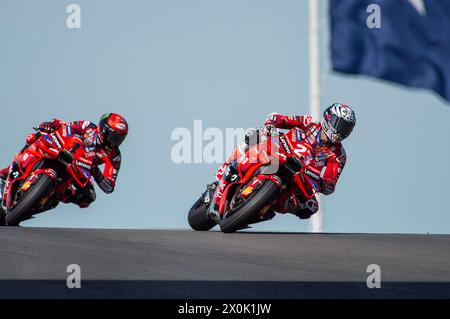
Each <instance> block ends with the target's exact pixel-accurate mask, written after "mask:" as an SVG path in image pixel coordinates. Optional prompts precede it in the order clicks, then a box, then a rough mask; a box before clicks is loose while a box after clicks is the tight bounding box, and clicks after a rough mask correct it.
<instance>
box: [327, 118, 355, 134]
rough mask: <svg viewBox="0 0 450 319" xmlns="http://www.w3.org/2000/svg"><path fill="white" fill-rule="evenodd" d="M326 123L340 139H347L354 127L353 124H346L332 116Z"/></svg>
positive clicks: (346, 122) (344, 121)
mask: <svg viewBox="0 0 450 319" xmlns="http://www.w3.org/2000/svg"><path fill="white" fill-rule="evenodd" d="M328 123H329V124H330V125H331V126H332V127H333V128H334V129H335V130H336V132H337V133H339V134H340V135H341V136H342V138H346V137H348V136H349V135H350V133H351V132H352V130H353V127H354V126H355V124H354V123H351V122H348V121H346V120H344V119H343V118H340V117H337V116H336V115H333V114H330V120H329V121H328Z"/></svg>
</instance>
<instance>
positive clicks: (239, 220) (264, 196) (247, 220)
mask: <svg viewBox="0 0 450 319" xmlns="http://www.w3.org/2000/svg"><path fill="white" fill-rule="evenodd" d="M279 194H280V190H279V188H278V186H277V185H276V184H275V183H274V182H272V181H271V180H268V179H266V180H264V181H263V185H262V186H261V187H260V188H259V189H256V190H255V191H254V193H253V194H251V195H250V197H249V198H248V199H247V200H246V201H245V202H244V203H243V204H242V205H240V206H239V207H238V208H236V209H235V210H232V211H230V213H228V214H227V216H226V217H224V218H223V219H222V220H221V221H220V230H222V231H223V232H224V233H234V232H236V231H238V230H239V229H242V228H244V227H245V226H247V225H249V224H251V223H254V221H255V220H257V219H258V214H259V212H260V211H261V209H263V208H264V207H266V206H268V205H271V204H272V203H273V201H275V199H276V198H277V197H278V195H279Z"/></svg>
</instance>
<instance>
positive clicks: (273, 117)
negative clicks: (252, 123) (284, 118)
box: [264, 112, 278, 127]
mask: <svg viewBox="0 0 450 319" xmlns="http://www.w3.org/2000/svg"><path fill="white" fill-rule="evenodd" d="M277 115H278V113H275V112H273V113H270V114H269V115H268V116H267V119H266V120H265V121H264V126H267V125H270V126H273V127H276V124H277Z"/></svg>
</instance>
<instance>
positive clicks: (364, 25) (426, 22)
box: [329, 0, 450, 101]
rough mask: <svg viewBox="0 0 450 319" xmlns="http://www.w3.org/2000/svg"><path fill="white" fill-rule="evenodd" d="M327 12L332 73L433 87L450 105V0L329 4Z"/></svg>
mask: <svg viewBox="0 0 450 319" xmlns="http://www.w3.org/2000/svg"><path fill="white" fill-rule="evenodd" d="M378 8H379V10H377V9H378ZM329 9H330V17H331V19H330V20H331V54H332V64H333V69H334V70H335V71H338V72H343V73H351V74H365V75H369V76H374V77H377V78H382V79H385V80H390V81H394V82H397V83H401V84H404V85H407V86H409V87H416V88H427V89H432V90H434V91H435V92H436V93H438V94H439V95H440V96H442V97H443V98H444V99H446V100H448V101H450V0H330V7H329ZM378 11H379V16H377V14H378ZM378 18H380V19H378Z"/></svg>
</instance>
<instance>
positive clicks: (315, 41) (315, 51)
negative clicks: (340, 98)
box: [309, 0, 323, 233]
mask: <svg viewBox="0 0 450 319" xmlns="http://www.w3.org/2000/svg"><path fill="white" fill-rule="evenodd" d="M319 37H320V27H319V0H309V103H310V104H309V107H310V114H311V116H312V117H313V119H315V120H319V119H320V117H321V114H320V113H321V112H320V78H319V71H320V68H319V67H320V66H319V62H320V61H319V49H320V46H319V45H320V43H319V39H320V38H319ZM317 200H318V201H319V211H318V212H317V213H316V214H314V215H313V216H312V217H311V222H310V225H309V226H310V231H311V232H314V233H320V232H322V229H323V228H322V227H323V207H322V200H321V198H320V196H317Z"/></svg>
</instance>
